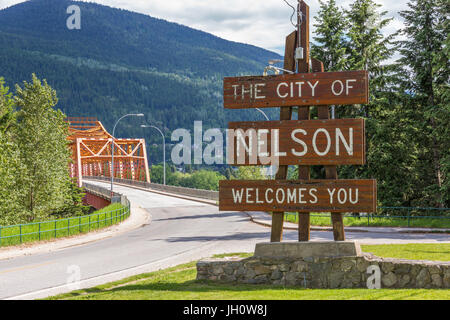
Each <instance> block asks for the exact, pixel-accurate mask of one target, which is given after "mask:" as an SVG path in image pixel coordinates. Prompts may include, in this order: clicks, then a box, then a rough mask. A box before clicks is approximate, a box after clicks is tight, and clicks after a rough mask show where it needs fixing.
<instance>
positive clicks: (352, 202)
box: [219, 180, 377, 212]
mask: <svg viewBox="0 0 450 320" xmlns="http://www.w3.org/2000/svg"><path fill="white" fill-rule="evenodd" d="M219 197H220V202H219V210H220V211H294V212H295V211H296V212H376V207H377V203H376V199H377V186H376V180H293V181H290V180H269V181H265V180H252V181H237V180H231V181H227V180H224V181H220V182H219Z"/></svg>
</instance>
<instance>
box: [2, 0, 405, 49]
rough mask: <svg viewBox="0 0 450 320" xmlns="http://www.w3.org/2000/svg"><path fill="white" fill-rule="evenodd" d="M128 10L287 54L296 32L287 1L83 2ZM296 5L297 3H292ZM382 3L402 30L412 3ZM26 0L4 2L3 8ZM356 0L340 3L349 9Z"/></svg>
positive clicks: (314, 8) (315, 5)
mask: <svg viewBox="0 0 450 320" xmlns="http://www.w3.org/2000/svg"><path fill="white" fill-rule="evenodd" d="M82 1H85V2H96V3H99V4H103V5H107V6H111V7H115V8H122V9H127V10H130V11H135V12H139V13H143V14H147V15H150V16H153V17H157V18H161V19H165V20H168V21H172V22H177V23H180V24H183V25H187V26H189V27H192V28H195V29H199V30H202V31H205V32H209V33H212V34H214V35H216V36H219V37H221V38H225V39H227V40H232V41H236V42H243V43H248V44H253V45H256V46H258V47H263V48H266V49H269V50H273V51H277V52H278V53H281V54H282V53H283V52H282V51H283V47H284V41H285V40H284V39H285V37H286V35H288V34H289V33H290V32H292V30H293V26H292V25H291V23H290V17H291V14H292V9H291V8H289V7H288V6H287V5H286V4H285V3H284V2H283V0H245V1H242V0H213V1H212V0H151V1H149V0H82ZM288 1H289V2H290V3H292V4H295V3H296V1H295V0H288ZM375 1H376V2H377V3H379V4H382V5H383V7H382V8H381V10H386V11H388V16H390V17H394V19H395V20H394V21H393V23H392V24H391V26H389V27H388V28H386V30H385V31H384V32H385V33H386V34H391V33H392V32H395V31H396V30H398V28H401V27H402V22H401V18H400V17H399V15H398V11H400V10H405V9H406V8H407V5H406V4H407V2H408V0H396V1H391V0H375ZM18 2H23V0H0V8H4V7H7V6H9V5H12V4H15V3H18ZM306 2H307V3H308V4H309V6H310V17H311V19H312V21H311V31H312V33H314V26H313V23H314V16H315V15H316V14H317V12H318V10H319V2H318V0H308V1H306ZM352 2H353V0H337V3H338V5H339V6H342V7H344V8H348V7H349V6H350V4H351V3H352Z"/></svg>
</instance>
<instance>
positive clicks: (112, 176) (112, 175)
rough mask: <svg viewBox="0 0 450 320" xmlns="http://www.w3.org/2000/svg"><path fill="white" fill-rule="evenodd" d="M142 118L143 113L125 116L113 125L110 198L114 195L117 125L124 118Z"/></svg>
mask: <svg viewBox="0 0 450 320" xmlns="http://www.w3.org/2000/svg"><path fill="white" fill-rule="evenodd" d="M143 116H144V114H143V113H137V114H136V113H130V114H126V115H124V116H123V117H122V118H120V119H119V120H117V122H116V124H115V125H114V128H113V133H112V143H111V197H112V196H113V195H114V193H113V183H114V136H115V132H116V127H117V124H118V123H119V121H120V120H122V119H123V118H126V117H143Z"/></svg>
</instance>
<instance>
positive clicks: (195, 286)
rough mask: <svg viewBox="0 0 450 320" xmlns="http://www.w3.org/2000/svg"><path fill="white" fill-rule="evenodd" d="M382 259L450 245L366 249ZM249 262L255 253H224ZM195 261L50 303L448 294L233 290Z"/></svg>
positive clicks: (442, 250)
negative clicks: (203, 277) (206, 277)
mask: <svg viewBox="0 0 450 320" xmlns="http://www.w3.org/2000/svg"><path fill="white" fill-rule="evenodd" d="M362 249H363V251H365V252H372V253H374V254H377V255H378V256H382V257H395V258H404V259H427V260H435V259H439V260H443V261H450V244H412V245H409V244H408V245H376V246H372V245H368V246H362ZM236 255H238V256H240V257H248V256H250V255H251V254H246V253H239V254H228V255H226V254H224V255H218V256H216V257H226V256H236ZM195 279H196V262H191V263H188V264H183V265H180V266H177V267H174V268H169V269H165V270H161V271H157V272H152V273H148V274H142V275H138V276H134V277H130V278H127V279H123V280H120V281H116V282H112V283H108V284H105V285H102V286H98V287H95V288H91V289H85V290H78V291H74V292H71V293H68V294H63V295H59V296H56V297H51V298H49V299H77V300H84V299H85V300H122V299H123V300H438V299H442V300H448V299H450V290H433V289H396V290H394V289H380V290H369V289H327V290H322V289H301V288H292V287H282V286H279V287H276V286H267V285H229V284H218V283H213V282H208V281H196V280H195Z"/></svg>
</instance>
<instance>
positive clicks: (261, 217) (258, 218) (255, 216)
mask: <svg viewBox="0 0 450 320" xmlns="http://www.w3.org/2000/svg"><path fill="white" fill-rule="evenodd" d="M246 213H247V215H248V216H249V217H250V220H251V221H252V222H254V223H257V224H260V225H263V226H266V227H271V226H272V216H271V215H270V214H268V213H266V212H253V211H252V212H250V211H247V212H246ZM283 228H284V229H285V230H298V225H297V224H295V223H291V222H286V221H285V222H284V224H283ZM344 229H345V231H346V232H373V233H449V234H450V230H449V229H434V228H402V227H345V228H344ZM311 231H333V228H332V227H317V226H311Z"/></svg>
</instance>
